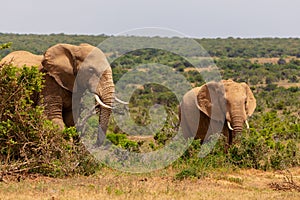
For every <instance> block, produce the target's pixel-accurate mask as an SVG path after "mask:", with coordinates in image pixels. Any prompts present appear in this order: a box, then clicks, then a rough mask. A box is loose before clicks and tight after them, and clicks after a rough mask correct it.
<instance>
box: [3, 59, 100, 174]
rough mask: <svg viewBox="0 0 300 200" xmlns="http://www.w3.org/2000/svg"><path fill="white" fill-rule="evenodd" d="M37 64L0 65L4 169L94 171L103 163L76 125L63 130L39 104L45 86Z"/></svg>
mask: <svg viewBox="0 0 300 200" xmlns="http://www.w3.org/2000/svg"><path fill="white" fill-rule="evenodd" d="M42 83H43V79H42V74H41V73H40V72H39V71H38V70H37V68H36V67H24V68H21V69H20V68H16V67H14V66H12V65H10V64H8V65H3V66H0V94H1V95H0V171H1V173H2V175H8V174H16V173H40V174H43V175H48V176H66V175H72V174H76V173H81V174H90V173H93V172H94V171H95V170H96V169H97V168H98V167H100V166H99V164H98V163H97V162H96V161H95V160H94V159H93V158H92V157H91V156H90V155H89V154H88V152H87V151H86V150H85V148H84V146H83V145H82V144H81V143H78V142H77V141H78V140H77V141H75V140H76V139H78V135H77V133H76V130H75V129H74V128H69V129H66V130H64V131H63V132H62V131H59V130H58V128H57V126H54V125H53V124H52V123H51V122H50V121H48V120H46V118H45V116H44V115H43V108H42V107H39V106H35V105H34V102H33V100H32V99H33V98H32V97H33V96H34V95H35V93H36V92H39V91H40V90H41V89H42Z"/></svg>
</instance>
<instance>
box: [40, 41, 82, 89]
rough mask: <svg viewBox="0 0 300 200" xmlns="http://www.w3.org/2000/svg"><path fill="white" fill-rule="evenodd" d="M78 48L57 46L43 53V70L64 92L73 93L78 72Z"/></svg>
mask: <svg viewBox="0 0 300 200" xmlns="http://www.w3.org/2000/svg"><path fill="white" fill-rule="evenodd" d="M79 53H80V47H78V46H74V45H69V44H57V45H54V46H52V47H50V48H49V49H48V50H47V51H46V52H45V53H44V59H43V61H42V65H43V68H44V69H45V70H46V71H47V73H48V74H49V75H50V76H52V77H53V78H54V79H55V80H56V82H57V83H58V84H59V85H60V86H61V87H63V88H64V89H66V90H69V91H70V92H72V91H73V86H74V81H75V76H76V74H77V71H78V65H79V63H78V59H77V58H78V55H79Z"/></svg>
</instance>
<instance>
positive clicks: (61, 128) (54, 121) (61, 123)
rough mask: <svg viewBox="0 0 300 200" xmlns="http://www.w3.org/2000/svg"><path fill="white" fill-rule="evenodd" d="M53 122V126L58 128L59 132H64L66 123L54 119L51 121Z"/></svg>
mask: <svg viewBox="0 0 300 200" xmlns="http://www.w3.org/2000/svg"><path fill="white" fill-rule="evenodd" d="M51 121H52V123H53V124H55V125H57V126H58V128H59V130H64V128H65V123H64V122H63V120H62V119H58V118H54V119H51Z"/></svg>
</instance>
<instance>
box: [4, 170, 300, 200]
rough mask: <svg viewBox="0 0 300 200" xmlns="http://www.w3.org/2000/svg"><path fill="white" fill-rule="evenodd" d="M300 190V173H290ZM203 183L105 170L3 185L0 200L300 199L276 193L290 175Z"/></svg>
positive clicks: (248, 173) (239, 174)
mask: <svg viewBox="0 0 300 200" xmlns="http://www.w3.org/2000/svg"><path fill="white" fill-rule="evenodd" d="M290 173H291V174H292V175H293V181H294V183H295V184H296V185H298V186H299V185H300V168H293V169H290ZM209 174H210V175H209V176H208V177H206V178H203V179H197V178H189V179H185V180H181V181H180V180H175V179H174V177H175V172H173V170H172V169H165V170H161V171H159V172H156V173H155V172H154V173H150V174H126V173H122V172H117V171H113V170H110V169H104V170H102V171H101V172H100V173H98V174H97V175H93V176H89V177H84V176H79V177H73V178H64V179H57V178H47V177H31V178H26V179H24V180H20V181H19V182H17V181H5V182H1V183H0V199H1V200H6V199H24V200H27V199H50V200H55V199H57V200H58V199H60V200H61V199H80V200H85V199H101V200H102V199H189V200H193V199H197V200H199V199H205V200H206V199H225V200H226V199H228V200H229V199H230V200H234V199H238V200H240V199H251V200H252V199H259V200H261V199H268V200H270V199H280V200H283V199H289V200H292V199H295V200H296V199H297V200H299V199H300V191H297V189H295V188H294V189H291V190H289V187H287V190H286V191H284V190H274V189H272V188H271V186H270V184H272V183H273V185H276V184H277V186H278V185H279V186H281V185H283V184H284V179H285V177H287V176H289V173H288V172H287V171H268V172H264V171H259V170H238V171H234V172H225V171H223V172H222V171H218V172H210V173H209Z"/></svg>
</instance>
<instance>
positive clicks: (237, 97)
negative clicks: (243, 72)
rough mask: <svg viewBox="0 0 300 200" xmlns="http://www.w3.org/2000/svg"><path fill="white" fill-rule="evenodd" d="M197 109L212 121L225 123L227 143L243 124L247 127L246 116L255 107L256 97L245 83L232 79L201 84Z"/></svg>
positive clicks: (250, 113) (251, 112)
mask: <svg viewBox="0 0 300 200" xmlns="http://www.w3.org/2000/svg"><path fill="white" fill-rule="evenodd" d="M196 105H197V107H198V109H199V110H200V111H201V112H202V113H204V114H205V115H206V116H208V117H209V118H210V119H212V120H214V121H218V122H221V123H223V124H224V122H225V124H226V125H227V129H225V131H224V129H223V131H224V132H228V133H225V135H226V134H229V135H228V143H229V144H231V143H232V139H233V137H234V136H235V135H236V134H238V133H240V132H241V131H242V129H243V125H244V124H246V126H247V128H249V124H248V122H247V118H248V117H249V116H251V115H252V114H253V112H254V110H255V107H256V99H255V97H254V95H253V93H252V91H251V89H250V88H249V86H248V85H247V84H246V83H237V82H234V81H232V80H222V81H221V82H219V83H217V82H211V83H207V84H205V85H203V86H202V87H201V88H200V89H199V92H198V94H197V102H196Z"/></svg>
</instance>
